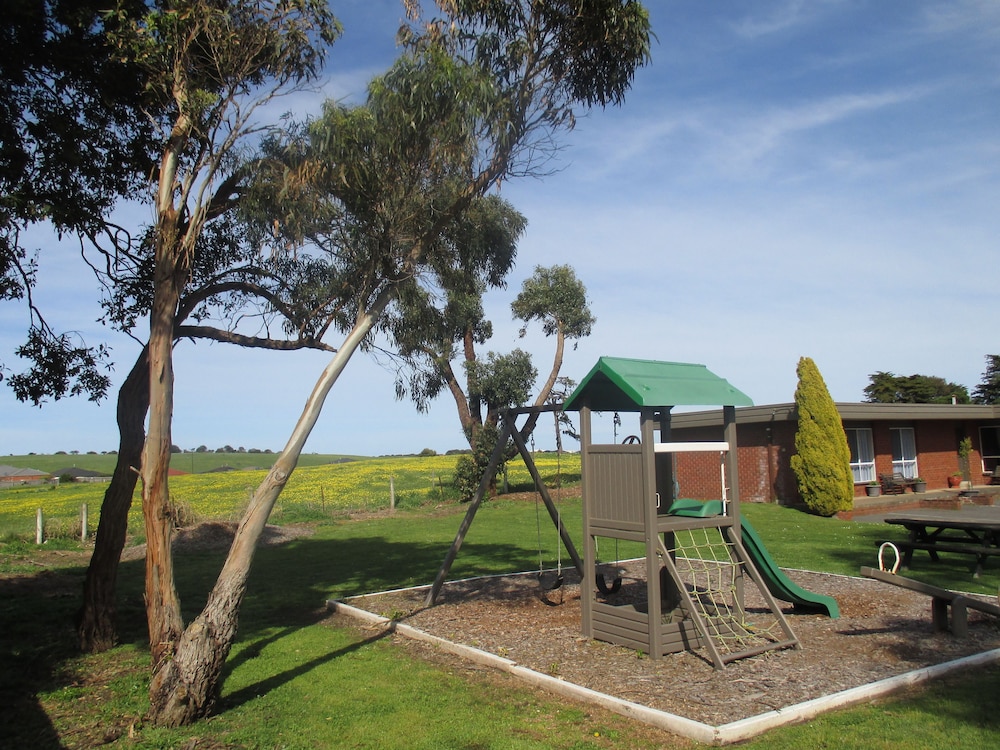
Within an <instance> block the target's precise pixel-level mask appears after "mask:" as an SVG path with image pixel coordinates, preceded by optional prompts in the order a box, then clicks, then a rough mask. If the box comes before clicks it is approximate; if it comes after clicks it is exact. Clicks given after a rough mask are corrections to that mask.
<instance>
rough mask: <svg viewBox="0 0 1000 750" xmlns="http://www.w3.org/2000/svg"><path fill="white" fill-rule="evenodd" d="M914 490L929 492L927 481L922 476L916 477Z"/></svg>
mask: <svg viewBox="0 0 1000 750" xmlns="http://www.w3.org/2000/svg"><path fill="white" fill-rule="evenodd" d="M913 491H914V492H927V481H926V480H924V479H921V478H920V477H915V478H914V480H913Z"/></svg>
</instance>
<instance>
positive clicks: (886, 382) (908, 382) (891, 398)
mask: <svg viewBox="0 0 1000 750" xmlns="http://www.w3.org/2000/svg"><path fill="white" fill-rule="evenodd" d="M868 379H869V380H870V381H871V382H870V383H869V384H868V385H867V386H865V401H867V402H869V403H881V404H950V403H952V402H953V401H954V402H957V403H959V404H967V403H969V391H968V389H967V388H966V387H965V386H964V385H958V384H957V383H949V382H948V381H947V380H945V379H944V378H939V377H936V376H933V375H894V374H893V373H891V372H882V371H880V372H875V373H872V374H871V375H869V376H868Z"/></svg>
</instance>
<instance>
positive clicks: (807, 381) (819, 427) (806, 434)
mask: <svg viewBox="0 0 1000 750" xmlns="http://www.w3.org/2000/svg"><path fill="white" fill-rule="evenodd" d="M795 372H796V374H797V375H798V377H799V383H798V387H796V389H795V406H796V408H797V410H798V415H799V427H798V431H797V432H796V433H795V455H793V456H792V458H791V464H792V471H794V472H795V477H796V479H797V480H798V484H799V495H801V497H802V500H803V502H804V503H805V504H806V506H807V507H808V508H809V510H810V511H811V512H812V513H815V514H817V515H820V516H832V515H833V514H834V513H837V512H839V511H842V510H850V509H851V507H852V505H853V503H854V478H853V476H852V474H851V451H850V448H848V446H847V436H846V435H845V434H844V426H843V424H842V423H841V421H840V414H839V412H838V411H837V407H836V405H835V404H834V403H833V398H832V397H831V396H830V391H829V390H827V387H826V383H825V382H824V380H823V376H822V375H821V374H820V372H819V369H818V368H817V367H816V363H815V362H813V361H812V360H811V359H810V358H809V357H802V358H801V359H800V360H799V364H798V366H797V367H796V368H795Z"/></svg>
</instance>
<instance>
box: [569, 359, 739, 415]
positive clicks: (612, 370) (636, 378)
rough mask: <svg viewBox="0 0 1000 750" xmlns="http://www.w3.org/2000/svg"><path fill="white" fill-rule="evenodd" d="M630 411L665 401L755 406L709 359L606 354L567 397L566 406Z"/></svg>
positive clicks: (687, 403) (672, 403)
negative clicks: (712, 369)
mask: <svg viewBox="0 0 1000 750" xmlns="http://www.w3.org/2000/svg"><path fill="white" fill-rule="evenodd" d="M584 405H586V406H589V407H590V408H591V409H593V410H594V411H629V410H633V411H634V410H636V409H639V408H642V407H664V406H753V401H751V400H750V397H749V396H747V395H746V394H745V393H743V392H741V391H739V390H738V389H736V388H734V387H733V386H732V385H730V383H729V381H728V380H726V379H725V378H720V377H719V376H718V375H716V374H714V373H712V372H710V371H709V369H708V368H707V367H705V365H694V364H689V363H686V362H655V361H652V360H648V359H624V358H622V357H601V358H600V359H599V360H597V364H596V365H594V367H593V368H592V369H591V371H590V372H589V373H587V377H585V378H584V379H583V382H582V383H580V385H579V386H578V387H577V389H576V390H575V391H573V394H572V395H571V396H570V397H569V399H567V400H566V403H565V404H564V405H563V408H564V409H566V410H567V411H573V410H579V409H580V408H581V407H582V406H584Z"/></svg>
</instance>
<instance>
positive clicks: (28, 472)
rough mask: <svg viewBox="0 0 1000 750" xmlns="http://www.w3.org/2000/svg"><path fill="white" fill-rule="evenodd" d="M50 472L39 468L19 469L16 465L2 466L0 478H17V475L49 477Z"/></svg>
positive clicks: (0, 467)
mask: <svg viewBox="0 0 1000 750" xmlns="http://www.w3.org/2000/svg"><path fill="white" fill-rule="evenodd" d="M47 476H48V472H45V471H41V470H39V469H18V468H17V467H16V466H0V478H3V479H15V478H17V477H47Z"/></svg>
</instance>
